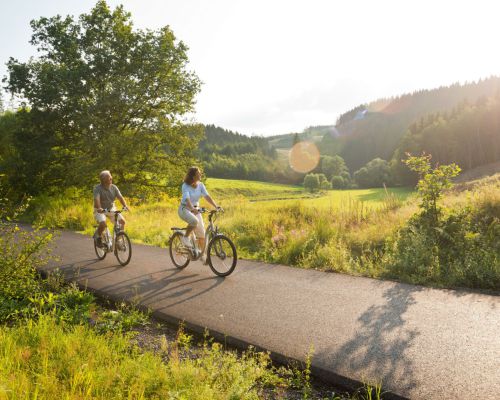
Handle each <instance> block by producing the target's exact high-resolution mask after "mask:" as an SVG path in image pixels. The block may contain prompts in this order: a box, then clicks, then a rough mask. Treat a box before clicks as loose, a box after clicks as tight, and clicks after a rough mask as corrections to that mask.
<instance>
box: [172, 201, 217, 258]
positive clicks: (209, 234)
mask: <svg viewBox="0 0 500 400" xmlns="http://www.w3.org/2000/svg"><path fill="white" fill-rule="evenodd" d="M198 211H199V212H200V213H202V214H204V213H206V212H209V215H208V226H207V229H206V230H205V246H204V247H203V249H200V248H198V243H197V241H196V240H193V239H192V238H191V242H192V243H193V246H192V247H191V248H186V251H187V253H188V254H189V256H190V258H191V260H192V261H196V260H198V259H199V258H200V257H201V256H202V254H203V253H205V252H206V251H207V248H208V244H209V242H210V240H212V238H214V237H215V236H216V235H218V234H219V228H218V227H217V226H216V225H215V224H214V222H215V219H216V216H217V212H216V211H214V210H212V211H208V210H207V209H206V208H200V209H198ZM186 229H187V228H172V230H173V231H174V232H180V233H182V234H184V232H185V231H186ZM191 235H193V234H191ZM193 250H196V252H194V251H193Z"/></svg>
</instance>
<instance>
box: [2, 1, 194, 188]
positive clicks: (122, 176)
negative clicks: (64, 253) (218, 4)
mask: <svg viewBox="0 0 500 400" xmlns="http://www.w3.org/2000/svg"><path fill="white" fill-rule="evenodd" d="M31 27H32V29H33V35H32V38H31V42H30V43H31V44H32V45H34V46H37V50H38V51H39V53H40V54H41V56H40V58H38V59H35V60H30V61H28V62H26V63H22V62H19V61H18V60H15V59H13V58H11V59H10V60H9V62H8V63H7V67H8V73H9V76H8V79H6V80H4V81H6V82H7V87H6V88H7V89H8V90H10V92H11V93H13V94H15V95H16V96H18V97H20V98H22V99H24V100H26V101H27V103H28V104H29V107H28V106H25V107H24V110H23V112H24V116H23V117H24V118H23V122H24V124H23V128H22V132H21V133H20V134H18V135H16V141H15V142H16V146H17V148H18V149H19V150H20V156H21V158H22V160H23V163H22V165H21V166H20V169H19V171H18V173H17V176H16V177H14V179H13V180H12V181H13V182H14V183H15V182H19V178H20V179H22V180H26V179H27V178H28V174H30V175H29V178H30V186H29V187H27V185H25V187H24V188H22V189H25V190H31V191H32V192H33V191H35V192H36V191H37V190H45V189H46V188H47V187H48V186H49V187H50V186H59V185H77V186H87V187H88V185H90V184H91V182H94V181H95V177H96V176H97V173H98V172H99V170H101V169H110V170H112V171H113V175H114V176H115V177H116V178H117V181H119V182H120V185H121V186H123V187H124V188H127V189H128V190H129V192H128V193H131V192H130V190H132V191H135V193H137V192H139V191H141V192H142V191H143V190H165V188H167V187H169V186H172V185H174V184H175V185H178V182H179V181H180V180H181V177H182V174H183V173H184V171H185V167H186V166H187V165H189V164H191V163H192V162H193V151H194V149H196V145H197V142H198V141H199V139H200V137H201V134H202V133H201V129H200V128H199V127H197V126H188V125H185V124H184V123H183V121H182V117H183V115H184V114H186V113H187V112H190V111H192V110H193V106H194V97H195V95H196V94H197V93H198V92H199V89H200V81H199V79H198V78H197V77H196V75H195V74H194V73H192V72H190V71H188V70H187V63H188V58H187V54H186V50H187V48H186V46H185V45H184V44H183V43H182V42H180V41H177V40H176V38H175V36H174V34H173V32H172V31H171V30H170V28H169V27H163V28H160V29H158V30H155V31H153V30H134V29H133V28H132V22H131V15H130V14H129V13H128V12H126V11H125V10H124V9H123V7H122V6H119V7H117V8H116V9H114V10H113V11H112V10H110V8H109V7H108V5H107V4H106V2H105V1H104V0H101V1H98V2H97V4H96V5H95V7H94V8H93V9H92V10H91V11H90V13H89V14H82V15H81V16H80V17H79V19H78V20H74V19H73V17H71V16H67V17H65V18H63V17H61V16H56V17H51V18H45V17H44V18H40V19H38V20H34V21H32V22H31ZM25 182H26V181H25Z"/></svg>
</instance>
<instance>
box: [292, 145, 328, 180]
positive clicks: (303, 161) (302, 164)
mask: <svg viewBox="0 0 500 400" xmlns="http://www.w3.org/2000/svg"><path fill="white" fill-rule="evenodd" d="M319 156H320V154H319V150H318V148H317V147H316V145H315V144H314V143H312V142H298V143H296V144H294V145H293V147H292V148H291V149H290V152H289V153H288V162H289V164H290V168H292V169H293V170H294V171H295V172H300V173H302V174H306V173H308V172H310V171H312V170H313V169H314V168H316V166H317V165H318V163H319Z"/></svg>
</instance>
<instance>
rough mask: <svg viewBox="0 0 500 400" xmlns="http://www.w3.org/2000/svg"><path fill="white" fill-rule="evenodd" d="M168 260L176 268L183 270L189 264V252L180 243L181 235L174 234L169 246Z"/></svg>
mask: <svg viewBox="0 0 500 400" xmlns="http://www.w3.org/2000/svg"><path fill="white" fill-rule="evenodd" d="M169 252H170V258H171V259H172V262H173V263H174V265H175V266H176V267H177V268H184V267H186V266H187V265H188V264H189V261H190V258H189V251H188V250H187V249H186V247H185V246H184V245H183V244H182V242H181V234H180V233H175V234H174V236H173V237H172V239H171V241H170V246H169Z"/></svg>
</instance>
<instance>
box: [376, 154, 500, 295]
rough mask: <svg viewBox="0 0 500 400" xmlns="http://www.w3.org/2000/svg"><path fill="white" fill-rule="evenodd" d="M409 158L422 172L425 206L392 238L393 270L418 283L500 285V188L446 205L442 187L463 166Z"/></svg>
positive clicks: (390, 263)
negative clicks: (436, 163) (437, 164)
mask: <svg viewBox="0 0 500 400" xmlns="http://www.w3.org/2000/svg"><path fill="white" fill-rule="evenodd" d="M405 162H406V164H407V165H408V166H409V167H410V168H411V169H412V170H414V171H416V172H418V173H419V175H420V180H419V183H418V193H419V195H420V198H421V202H420V204H419V206H420V208H421V212H420V213H418V214H415V215H414V216H413V217H412V218H411V219H410V220H409V221H408V224H407V225H406V226H405V227H403V228H402V229H400V230H399V232H398V233H397V235H395V237H394V238H392V239H390V240H389V241H388V242H387V249H386V254H385V257H384V259H383V262H385V263H386V264H387V266H388V271H389V272H388V275H389V276H392V277H396V276H397V277H398V278H399V279H404V280H410V281H412V282H416V283H424V284H429V283H431V284H436V285H446V286H466V287H473V288H486V289H494V290H498V289H500V246H498V238H499V237H500V197H499V195H498V191H495V190H493V191H492V192H491V193H488V192H486V194H484V193H483V196H485V195H486V197H483V198H479V199H475V200H474V199H469V201H468V203H467V204H466V205H465V206H461V207H455V208H453V209H445V208H443V207H442V206H441V205H440V204H439V200H440V199H441V198H442V196H443V191H444V190H445V189H447V188H449V187H450V186H451V178H453V177H454V176H456V175H457V174H458V172H459V171H460V168H459V167H458V166H457V165H455V164H451V165H441V166H438V167H435V168H432V167H431V165H430V156H421V157H412V156H410V157H409V158H408V159H407V160H406V161H405Z"/></svg>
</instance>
